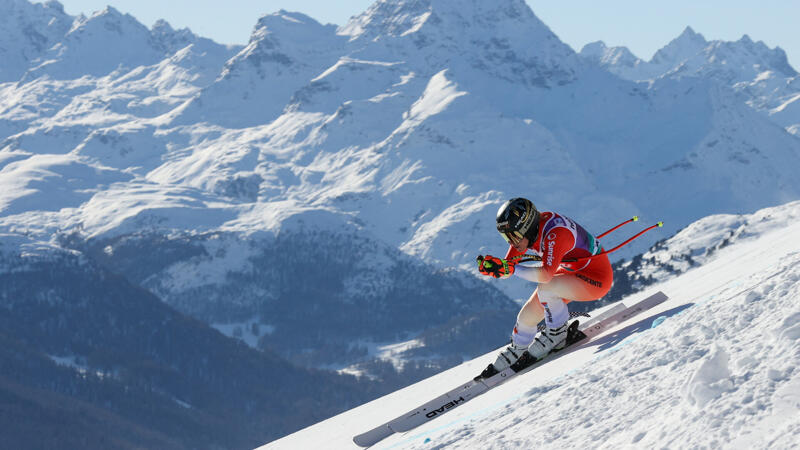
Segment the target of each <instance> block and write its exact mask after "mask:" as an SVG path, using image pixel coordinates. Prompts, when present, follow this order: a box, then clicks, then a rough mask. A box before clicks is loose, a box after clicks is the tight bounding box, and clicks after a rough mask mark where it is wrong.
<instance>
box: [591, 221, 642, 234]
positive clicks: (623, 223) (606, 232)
mask: <svg viewBox="0 0 800 450" xmlns="http://www.w3.org/2000/svg"><path fill="white" fill-rule="evenodd" d="M638 221H639V216H633V217H631V218H630V219H628V220H626V221H625V222H622V223H621V224H619V225H617V226H615V227H614V228H612V229H610V230H607V231H604V232H603V234H601V235H599V236H597V237H596V239H600V238H602V237H603V236H605V235H607V234H608V233H611V232H612V231H614V230H616V229H617V228H619V227H621V226H623V225H627V224H629V223H633V222H638Z"/></svg>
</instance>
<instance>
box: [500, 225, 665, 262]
mask: <svg viewBox="0 0 800 450" xmlns="http://www.w3.org/2000/svg"><path fill="white" fill-rule="evenodd" d="M636 219H637V220H638V218H636ZM630 222H636V220H634V219H629V220H627V221H625V222H622V223H621V224H619V225H617V226H616V227H614V228H612V229H611V230H608V231H606V232H605V233H603V235H605V234H607V233H610V232H611V231H614V230H615V229H617V228H619V227H621V226H622V225H625V224H626V223H630ZM663 226H664V222H658V223H657V224H655V225H651V226H649V227H647V228H645V229H644V230H642V231H640V232H638V233H636V234H635V235H634V236H632V237H630V238H628V240H626V241H625V242H623V243H621V244H619V245H617V246H616V247H614V248H612V249H611V250H605V251H602V252H600V253H598V254H596V255H590V256H583V257H581V258H570V259H562V260H561V262H568V263H572V262H578V261H584V260H587V259H592V258H597V257H598V256H603V255H608V254H609V253H612V252H615V251H617V250H619V249H620V248H622V247H624V246H625V245H628V244H629V243H630V242H631V241H633V240H634V239H636V238H638V237H639V236H641V235H643V234H645V233H647V232H648V231H650V230H652V229H654V228H659V227H663ZM511 259H512V260H514V263H515V264H516V263H520V262H530V261H541V260H542V257H541V256H539V255H519V256H515V257H513V258H511Z"/></svg>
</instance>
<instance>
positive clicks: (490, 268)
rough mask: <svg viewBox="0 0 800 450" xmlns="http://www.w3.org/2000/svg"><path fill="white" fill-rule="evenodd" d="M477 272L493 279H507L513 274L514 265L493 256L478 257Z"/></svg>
mask: <svg viewBox="0 0 800 450" xmlns="http://www.w3.org/2000/svg"><path fill="white" fill-rule="evenodd" d="M478 271H479V272H480V273H482V274H483V275H487V276H492V277H495V278H508V277H510V276H511V275H512V274H513V273H514V264H513V263H509V262H508V261H507V260H505V259H500V258H497V257H494V256H490V255H486V256H482V255H478Z"/></svg>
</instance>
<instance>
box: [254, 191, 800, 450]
mask: <svg viewBox="0 0 800 450" xmlns="http://www.w3.org/2000/svg"><path fill="white" fill-rule="evenodd" d="M798 211H800V202H794V203H790V204H787V205H784V206H781V207H777V208H770V209H767V210H763V211H759V212H758V213H756V214H755V215H754V216H756V215H760V216H762V217H769V218H770V220H772V221H775V222H780V221H783V223H782V226H770V227H765V228H764V229H763V230H761V231H760V233H753V234H752V235H751V236H749V237H748V238H747V239H741V240H738V241H737V242H735V243H734V244H732V245H729V246H727V247H724V248H722V249H720V250H718V251H716V252H715V253H714V255H713V257H710V258H709V259H708V260H707V261H705V263H704V264H703V265H701V266H699V267H696V268H694V269H691V270H689V271H687V272H686V273H684V274H682V275H680V276H678V277H675V278H672V279H670V280H668V281H665V282H662V283H660V284H658V285H654V286H651V287H650V288H649V289H647V290H646V291H643V292H640V293H637V294H635V295H632V296H630V297H628V298H625V299H623V300H622V302H623V303H625V304H626V305H632V304H634V303H636V302H637V301H639V300H641V299H643V298H645V297H646V296H649V295H651V294H652V293H654V292H657V291H662V292H664V293H665V294H666V295H667V296H668V297H669V299H668V300H667V301H666V302H664V303H662V304H660V305H659V306H657V307H656V308H654V309H653V310H650V311H649V312H647V313H644V314H642V315H639V316H636V317H634V318H632V319H630V320H629V321H628V322H625V323H622V324H620V325H618V326H616V327H614V328H612V329H610V330H608V331H607V332H605V333H603V334H601V335H600V336H598V337H597V338H596V339H595V340H593V341H592V342H591V343H589V344H588V345H585V346H583V347H582V348H580V349H579V350H577V351H574V352H572V353H569V354H567V355H565V356H563V357H561V358H558V359H555V360H553V361H551V362H549V363H547V364H544V365H542V366H540V367H538V368H536V369H534V370H532V371H531V372H528V373H526V374H524V375H523V376H520V377H518V378H515V379H512V380H510V381H509V382H508V383H506V384H504V385H501V386H500V387H498V388H496V389H494V390H491V391H489V392H488V393H486V394H484V395H482V396H479V397H477V398H476V399H474V400H472V401H470V402H468V403H466V404H464V405H463V406H460V407H458V408H456V409H454V410H452V411H450V412H448V413H447V414H445V415H444V416H442V417H441V418H439V419H437V420H433V421H432V422H430V423H428V424H426V425H423V426H421V427H419V428H417V429H414V430H412V431H410V432H408V433H405V434H395V435H392V436H390V437H389V438H387V439H385V440H384V441H382V442H380V443H379V444H378V445H376V446H374V447H373V448H419V449H431V448H498V449H505V448H543V447H551V448H556V447H558V448H596V447H598V446H599V445H601V443H602V445H603V447H606V448H656V447H658V448H676V449H678V448H748V449H749V448H781V449H783V448H797V446H798V445H800V369H798V365H800V302H798V298H800V223H797V221H796V216H797V214H798ZM715 219H716V220H720V221H721V223H720V226H723V223H724V222H726V221H729V220H730V217H729V216H715V217H710V218H706V219H704V222H706V223H707V222H709V221H713V220H715ZM699 238H700V239H701V240H702V239H704V238H705V237H703V236H700V237H699ZM498 350H499V349H498ZM493 360H494V354H493V353H490V354H486V355H483V356H481V357H478V358H476V359H474V360H472V361H468V362H466V363H464V364H462V365H460V366H457V367H455V368H453V369H450V370H448V371H446V372H444V373H441V374H439V375H437V376H434V377H431V378H429V379H427V380H423V381H421V382H419V383H416V384H414V385H412V386H409V387H407V388H405V389H402V390H400V391H397V392H395V393H392V394H390V395H387V396H385V397H383V398H380V399H377V400H375V401H373V402H370V403H367V404H365V405H362V406H360V407H358V408H355V409H352V410H350V411H347V412H345V413H343V414H340V415H338V416H336V417H333V418H331V419H328V420H325V421H323V422H320V423H318V424H316V425H313V426H311V427H308V428H306V429H304V430H301V431H299V432H297V433H294V434H292V435H289V436H287V437H284V438H283V439H279V440H277V441H275V442H272V443H270V444H267V445H266V446H264V447H262V448H264V449H268V448H269V449H273V448H322V447H324V448H356V446H355V444H354V443H353V442H352V438H353V436H355V435H356V434H359V433H362V432H365V431H367V430H369V429H371V428H373V427H375V426H377V425H379V424H380V423H382V422H385V421H387V420H388V419H392V418H394V417H396V416H399V415H401V414H403V413H405V412H406V411H408V410H411V409H412V408H414V407H416V406H417V405H418V404H421V403H423V402H425V401H427V400H430V399H432V398H433V397H435V396H437V395H439V394H441V393H443V392H445V391H447V390H449V389H451V388H453V387H455V386H457V385H458V384H460V383H462V382H466V381H467V380H469V379H470V378H471V377H473V376H474V375H476V374H477V373H479V372H480V370H481V369H482V368H483V367H484V366H485V365H486V364H488V363H490V362H491V361H493Z"/></svg>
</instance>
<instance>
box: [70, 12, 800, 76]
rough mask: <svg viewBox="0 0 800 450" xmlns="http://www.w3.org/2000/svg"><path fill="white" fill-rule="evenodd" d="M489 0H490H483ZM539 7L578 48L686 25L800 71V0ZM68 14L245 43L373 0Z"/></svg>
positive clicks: (669, 34) (654, 40) (642, 42)
mask: <svg viewBox="0 0 800 450" xmlns="http://www.w3.org/2000/svg"><path fill="white" fill-rule="evenodd" d="M486 1H492V0H486ZM526 1H527V3H528V4H529V5H530V6H531V8H532V9H533V11H534V13H536V15H537V16H538V17H539V18H540V19H541V20H542V21H543V22H544V23H546V24H547V25H548V26H549V27H550V29H551V30H553V32H555V33H556V34H557V35H558V37H559V38H561V40H562V41H564V42H566V43H567V44H569V45H570V46H571V47H572V48H573V49H575V50H576V51H580V49H581V48H582V47H583V45H584V44H586V43H588V42H593V41H597V40H602V41H604V42H605V43H606V44H607V45H609V46H615V45H624V46H626V47H628V48H629V49H630V50H631V51H632V52H633V53H634V54H636V56H638V57H640V58H643V59H646V60H649V59H650V58H651V57H652V56H653V53H655V51H656V50H658V49H659V48H661V47H663V46H664V45H666V44H667V43H668V42H669V41H671V40H672V39H674V38H675V37H677V36H678V35H679V34H680V33H681V32H682V31H683V29H684V28H686V26H687V25H689V26H691V27H692V28H693V29H694V30H695V31H697V32H698V33H701V34H703V36H705V38H706V39H707V40H715V39H722V40H726V41H731V40H738V39H739V38H741V37H742V35H744V34H748V35H749V36H750V37H751V38H752V39H753V40H755V41H764V43H766V44H767V45H768V46H769V47H770V48H772V47H775V46H779V47H781V48H782V49H784V50H785V51H786V53H787V55H788V57H789V62H790V64H791V65H792V67H794V68H795V69H796V70H800V31H798V30H800V26H798V24H800V1H799V0H764V1H762V2H756V1H753V0H670V1H659V2H651V1H642V0H605V1H597V0H564V1H553V0H526ZM61 3H62V4H63V5H64V9H65V11H66V12H67V13H68V14H71V15H77V14H79V13H84V14H86V15H89V14H91V13H92V12H94V11H97V10H101V9H103V8H104V7H105V6H106V5H111V6H113V7H114V8H116V9H118V10H120V11H121V12H124V13H129V14H131V15H133V16H134V17H136V18H137V19H138V20H139V21H140V22H142V23H144V24H145V25H147V26H151V25H152V24H153V23H154V22H155V21H156V20H158V19H161V18H163V19H165V20H167V22H169V23H170V24H171V25H172V26H173V27H175V28H184V27H189V28H190V29H191V30H192V31H193V32H195V33H196V34H199V35H201V36H204V37H208V38H211V39H213V40H215V41H217V42H220V43H226V44H244V43H246V42H247V40H248V39H249V37H250V32H251V31H252V29H253V25H255V23H256V20H257V19H258V17H260V16H261V15H263V14H266V13H272V12H275V11H278V10H280V9H286V10H288V11H299V12H302V13H305V14H307V15H309V16H311V17H313V18H314V19H316V20H318V21H319V22H322V23H334V24H337V25H342V24H344V23H345V22H347V20H348V19H349V18H350V17H351V16H353V15H356V14H359V13H361V12H362V11H364V10H365V9H367V7H368V6H369V5H370V4H372V3H373V0H335V1H332V0H261V1H256V0H226V1H219V0H214V1H212V0H167V1H164V0H61Z"/></svg>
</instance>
